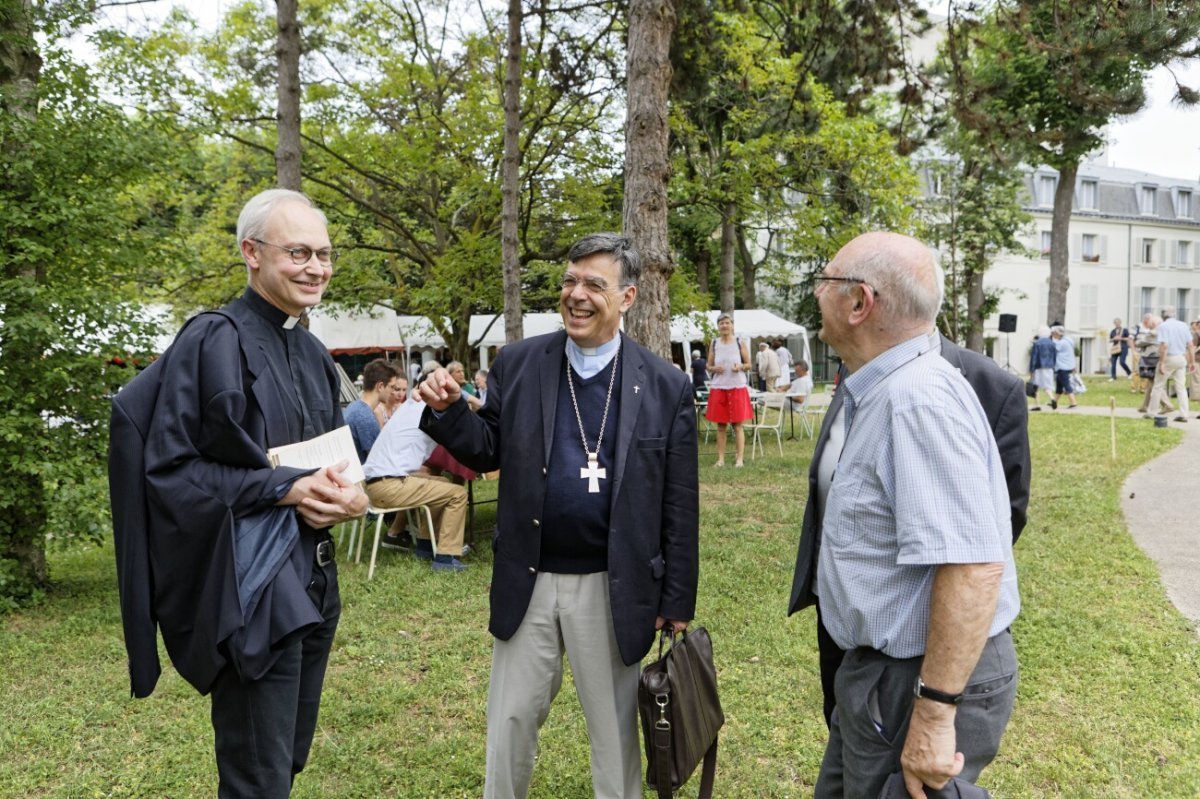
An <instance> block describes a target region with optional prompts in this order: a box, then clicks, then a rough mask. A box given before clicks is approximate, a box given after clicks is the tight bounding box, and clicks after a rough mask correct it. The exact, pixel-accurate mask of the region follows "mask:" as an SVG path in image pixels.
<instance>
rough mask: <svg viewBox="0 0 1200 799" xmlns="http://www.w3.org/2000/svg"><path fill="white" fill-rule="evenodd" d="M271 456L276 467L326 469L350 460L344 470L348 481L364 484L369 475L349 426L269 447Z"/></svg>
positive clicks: (269, 457) (268, 451)
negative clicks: (364, 472) (364, 471)
mask: <svg viewBox="0 0 1200 799" xmlns="http://www.w3.org/2000/svg"><path fill="white" fill-rule="evenodd" d="M267 458H268V459H269V460H270V461H271V465H272V466H294V467H296V468H298V469H323V468H325V467H326V466H332V465H334V464H335V463H337V462H339V461H349V464H350V465H349V466H347V467H346V471H344V472H342V474H343V476H345V478H346V479H347V480H349V481H350V482H351V483H360V482H362V481H363V480H365V479H366V477H367V476H366V475H365V474H363V468H362V464H361V463H360V462H359V460H358V450H357V449H355V447H354V437H353V436H351V435H350V428H349V426H347V425H342V426H341V427H339V428H337V429H336V430H330V431H329V432H328V433H326V434H325V435H323V436H317V437H316V438H310V439H309V440H308V441H301V442H299V443H296V444H285V445H284V446H282V447H272V448H271V449H269V450H267Z"/></svg>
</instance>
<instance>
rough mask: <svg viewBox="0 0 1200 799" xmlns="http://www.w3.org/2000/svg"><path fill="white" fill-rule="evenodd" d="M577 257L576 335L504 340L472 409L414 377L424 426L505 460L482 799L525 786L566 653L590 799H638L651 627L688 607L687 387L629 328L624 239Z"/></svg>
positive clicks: (439, 383)
mask: <svg viewBox="0 0 1200 799" xmlns="http://www.w3.org/2000/svg"><path fill="white" fill-rule="evenodd" d="M567 259H568V262H569V263H568V266H567V269H566V273H565V275H564V276H563V281H562V293H561V296H560V298H559V310H560V312H561V313H562V318H563V325H564V327H565V328H566V331H565V332H559V333H551V334H548V335H544V336H537V337H534V338H530V339H526V340H524V341H520V342H515V343H513V344H509V345H508V346H506V347H505V348H504V349H503V350H502V351H501V352H500V355H499V356H498V357H497V359H496V361H495V364H494V365H493V368H492V370H491V371H490V372H489V373H488V393H487V401H486V402H485V403H484V405H483V407H482V408H481V409H480V410H479V411H478V413H472V412H471V411H469V410H468V408H467V404H466V402H465V401H463V399H462V396H461V394H460V390H459V386H458V384H457V383H456V382H455V381H454V380H453V379H452V378H450V377H449V375H448V374H447V373H446V371H445V370H441V369H439V370H438V371H437V372H435V373H434V374H432V375H431V376H430V377H429V378H428V379H427V380H426V381H425V382H424V383H423V384H422V385H421V387H420V391H421V396H422V397H423V398H424V400H425V402H426V403H427V404H428V406H429V407H428V408H427V409H426V411H425V415H424V418H423V419H422V429H424V430H425V431H426V432H427V433H429V435H430V436H431V437H433V438H434V439H435V440H437V441H438V442H440V443H442V444H444V445H445V446H446V448H447V449H449V450H450V452H451V453H453V454H454V456H455V457H456V458H458V459H459V460H460V461H462V462H463V463H464V464H466V465H467V466H469V467H470V468H472V469H475V470H476V471H480V472H488V471H492V470H494V469H499V470H500V505H499V515H498V520H497V525H496V532H495V537H494V539H493V542H492V548H493V551H494V553H495V563H494V566H493V577H492V587H491V621H490V624H489V630H490V631H491V632H492V634H493V635H494V636H495V639H496V640H495V646H494V649H493V656H492V675H491V685H490V689H489V697H488V735H487V776H486V781H485V786H484V796H485V797H486V799H494V798H497V799H511V798H513V797H524V796H525V795H526V794H527V793H528V790H529V784H530V780H531V777H532V771H533V764H534V755H535V754H536V751H537V735H538V729H539V728H540V726H541V724H542V723H543V722H544V721H545V720H546V717H547V714H548V713H549V709H550V703H551V702H552V700H553V699H554V696H555V695H556V694H557V692H558V689H559V688H560V686H561V684H562V655H563V652H564V651H565V652H566V654H567V656H568V657H569V658H570V661H571V670H572V673H573V675H574V679H575V683H576V686H577V691H578V694H579V699H580V703H581V705H582V706H583V711H584V716H585V717H586V719H587V726H588V737H589V738H590V740H591V747H592V783H593V787H594V790H595V795H596V796H597V797H611V798H613V799H635V797H636V798H637V799H640V797H641V796H642V790H641V774H640V767H641V750H640V748H639V745H638V730H637V682H638V672H639V664H640V661H641V659H642V658H643V657H644V656H645V654H646V653H647V652H648V651H649V649H650V646H651V644H652V642H653V640H654V635H655V630H656V629H659V628H662V627H663V626H664V625H670V626H671V627H672V628H674V629H676V630H682V629H684V628H685V627H686V626H687V623H688V622H689V621H690V620H691V618H692V616H693V613H694V611H695V604H696V584H697V577H698V563H697V561H698V511H699V499H698V485H697V460H696V457H697V456H696V417H695V409H694V402H693V398H692V387H691V384H690V383H689V382H688V379H687V376H686V375H685V374H684V373H683V372H681V371H680V370H679V369H677V368H675V367H674V366H673V365H671V364H670V363H667V362H666V361H664V360H663V359H661V358H659V357H658V356H656V355H654V354H653V353H651V352H650V351H648V350H646V349H645V348H644V347H642V346H640V345H639V344H637V343H636V342H634V341H632V340H631V339H630V338H629V337H628V336H623V335H622V334H621V332H620V323H621V314H622V313H624V312H625V311H626V310H628V309H629V307H630V306H631V305H633V302H634V299H635V298H636V296H637V279H638V277H639V274H640V272H641V261H640V257H639V255H638V253H637V252H636V251H635V250H634V249H633V248H632V245H631V243H630V241H629V240H628V239H626V238H624V237H622V236H618V235H616V234H612V233H601V234H594V235H591V236H588V237H586V238H584V239H582V240H581V241H579V242H577V243H576V244H575V245H574V246H573V247H572V248H571V250H570V252H569V253H568V255H567Z"/></svg>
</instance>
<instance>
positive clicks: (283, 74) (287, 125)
mask: <svg viewBox="0 0 1200 799" xmlns="http://www.w3.org/2000/svg"><path fill="white" fill-rule="evenodd" d="M297 3H298V0H275V19H276V25H277V28H278V34H277V37H276V40H275V56H276V58H277V60H278V64H279V86H278V89H279V99H278V103H277V106H276V116H277V117H278V120H277V121H278V125H277V129H278V138H277V139H276V142H275V176H276V180H277V181H278V183H279V187H280V188H284V189H292V190H293V191H300V23H299V22H298V21H297V19H296V6H297Z"/></svg>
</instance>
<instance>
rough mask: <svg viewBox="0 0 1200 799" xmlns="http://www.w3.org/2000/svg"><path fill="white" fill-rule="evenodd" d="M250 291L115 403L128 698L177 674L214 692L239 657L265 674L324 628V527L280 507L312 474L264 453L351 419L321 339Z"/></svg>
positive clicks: (115, 486)
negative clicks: (317, 555) (318, 560)
mask: <svg viewBox="0 0 1200 799" xmlns="http://www.w3.org/2000/svg"><path fill="white" fill-rule="evenodd" d="M287 320H288V317H287V315H286V314H285V313H284V312H283V311H280V310H279V309H277V308H275V307H274V306H272V305H270V304H269V303H267V302H266V301H265V300H263V299H262V298H261V297H259V296H258V295H257V294H255V293H254V292H253V291H252V290H250V289H247V291H246V293H245V294H244V295H243V296H242V297H241V298H240V299H237V300H234V301H233V302H232V303H230V304H229V305H228V306H226V307H225V308H224V309H222V310H221V311H219V312H216V313H205V314H200V315H198V316H197V317H195V318H193V319H192V320H191V321H190V322H189V323H188V324H187V325H186V326H185V327H184V329H183V330H181V331H180V333H179V336H178V337H177V339H176V341H175V343H174V344H172V346H171V347H170V348H169V349H168V350H167V352H166V353H164V354H163V356H162V358H160V359H159V360H158V361H156V362H155V364H153V365H152V366H151V367H150V368H149V369H147V370H146V371H145V372H143V373H142V374H141V375H139V376H138V377H137V378H136V379H135V380H134V381H133V382H131V383H130V384H129V385H128V386H126V387H125V388H124V389H123V390H122V391H121V392H120V393H119V394H118V395H117V397H116V398H115V399H114V401H113V414H112V426H111V443H110V453H109V482H110V492H111V496H112V506H113V534H114V539H115V543H116V553H117V576H118V582H119V584H120V588H121V613H122V619H123V623H124V627H125V643H126V648H127V650H128V653H129V668H130V678H131V684H132V691H133V694H134V695H135V696H148V695H149V694H150V693H151V691H153V689H154V686H155V683H156V682H157V679H158V676H159V674H160V672H161V667H160V665H159V661H158V650H157V642H156V637H155V627H156V626H157V628H158V629H159V630H161V632H162V637H163V641H164V643H165V644H166V648H167V653H168V655H169V656H170V658H171V662H172V664H173V665H174V666H175V669H176V670H177V671H178V672H179V673H180V675H181V676H183V678H184V679H186V680H187V681H188V682H189V683H191V684H192V685H193V686H194V687H195V688H196V689H197V690H198V691H200V693H202V694H203V693H208V691H209V690H210V688H211V686H212V683H213V680H214V679H215V678H216V676H217V673H218V672H219V671H220V670H221V669H222V668H223V667H224V666H225V665H226V664H227V663H229V662H230V661H232V662H233V664H234V666H235V668H237V670H238V672H239V674H240V675H241V676H242V677H243V679H249V680H252V679H256V678H257V677H259V676H261V675H262V674H263V673H265V672H266V671H267V669H268V668H270V666H271V665H272V664H273V663H274V661H275V658H276V654H275V653H276V652H278V651H279V650H280V649H281V648H283V647H284V646H286V645H287V644H288V643H290V642H291V641H293V640H295V639H296V637H298V636H300V635H302V634H303V633H304V632H305V631H307V630H309V629H311V628H312V627H313V626H314V625H316V624H319V623H320V622H321V620H322V619H321V616H320V614H319V613H318V612H317V610H316V608H315V607H314V606H313V603H312V600H311V599H310V598H309V597H308V595H307V593H306V587H307V585H308V583H309V580H310V579H311V573H312V564H313V549H314V546H315V541H316V531H314V530H313V529H311V528H309V527H308V526H307V525H306V524H304V522H303V521H302V520H300V519H299V517H298V516H297V515H296V513H295V511H294V509H293V508H291V507H286V508H281V507H278V506H276V505H275V503H276V502H277V501H278V500H279V499H280V498H281V497H282V496H284V495H285V494H286V493H287V491H288V489H289V488H290V487H291V484H292V483H293V482H294V481H295V480H296V479H297V478H298V477H301V476H303V475H305V474H308V473H310V472H311V470H302V469H292V468H285V467H280V468H272V467H271V465H270V463H269V462H268V460H267V454H266V451H267V449H268V448H269V447H275V446H280V445H283V444H292V443H295V442H298V441H303V440H307V439H309V438H312V437H313V436H316V435H320V434H322V433H326V432H328V431H330V430H332V429H334V428H336V427H339V426H340V425H341V424H342V414H341V407H340V406H339V404H338V402H337V398H338V377H337V373H336V370H335V368H334V365H333V360H332V359H331V358H330V357H329V354H328V352H326V350H325V348H324V346H322V344H321V343H320V342H319V341H318V340H317V339H316V338H315V337H314V336H313V335H312V334H311V333H309V332H308V331H307V330H305V329H304V328H302V327H298V326H294V325H293V326H292V327H285V324H286V323H287Z"/></svg>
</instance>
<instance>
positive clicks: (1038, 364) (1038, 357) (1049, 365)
mask: <svg viewBox="0 0 1200 799" xmlns="http://www.w3.org/2000/svg"><path fill="white" fill-rule="evenodd" d="M1057 360H1058V352H1057V348H1056V347H1055V345H1054V339H1052V338H1051V337H1050V328H1049V327H1046V326H1045V325H1043V326H1042V327H1041V328H1040V329H1039V330H1038V334H1037V338H1035V339H1034V340H1033V349H1032V351H1031V352H1030V354H1029V372H1030V382H1032V383H1033V385H1034V388H1035V391H1034V392H1033V407H1032V408H1030V409H1029V410H1031V411H1040V410H1041V409H1042V406H1041V402H1040V400H1041V396H1042V392H1043V391H1045V392H1046V402H1047V403H1048V404H1049V405H1050V407H1052V408H1053V407H1056V405H1057V403H1056V402H1055V399H1054V393H1053V392H1054V364H1055V361H1057Z"/></svg>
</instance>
